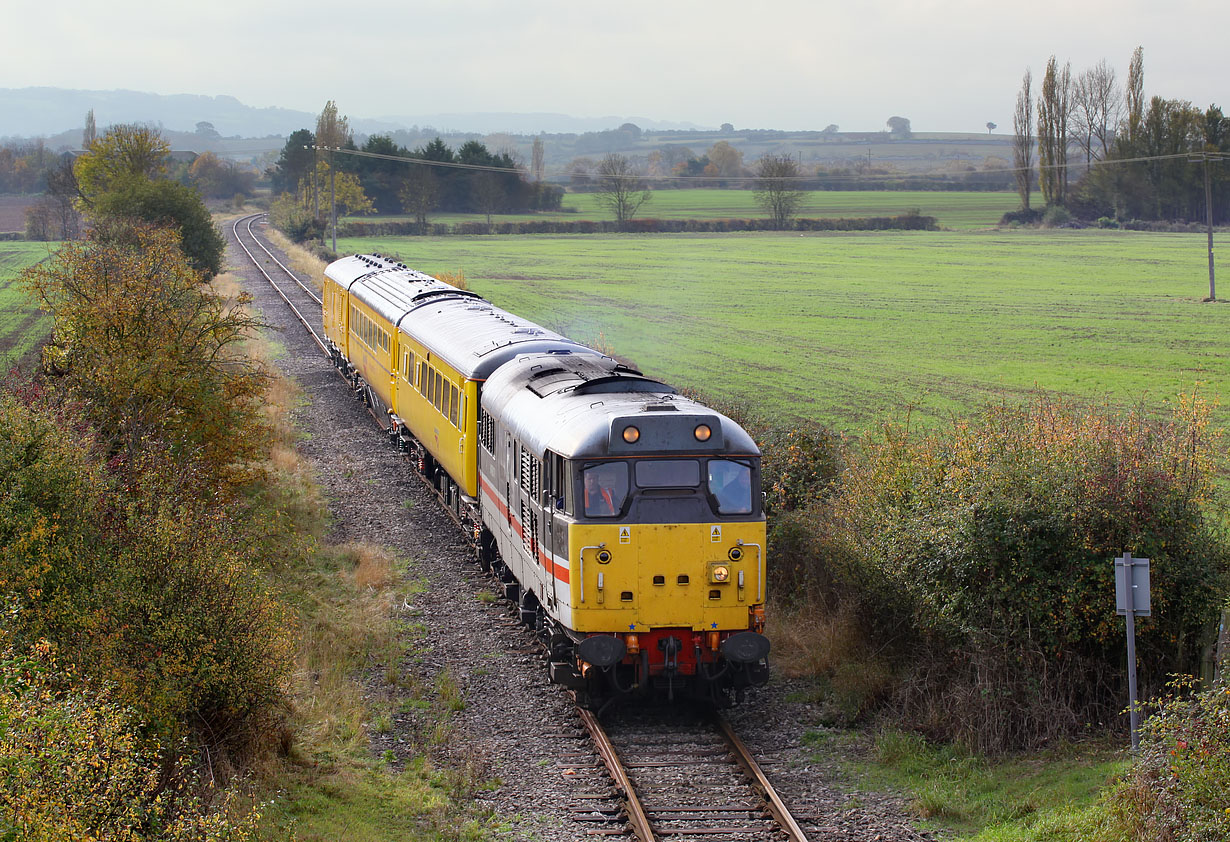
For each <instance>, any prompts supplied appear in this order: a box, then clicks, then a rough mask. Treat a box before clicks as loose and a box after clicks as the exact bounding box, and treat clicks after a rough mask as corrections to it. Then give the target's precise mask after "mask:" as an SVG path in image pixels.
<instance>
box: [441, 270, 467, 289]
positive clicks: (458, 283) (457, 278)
mask: <svg viewBox="0 0 1230 842" xmlns="http://www.w3.org/2000/svg"><path fill="white" fill-rule="evenodd" d="M435 278H436V280H438V281H444V283H446V284H448V285H450V286H455V287H457V289H469V288H470V285H469V283H467V282H466V273H465V270H464V269H458V270H457V271H456V272H437V273H436V275H435Z"/></svg>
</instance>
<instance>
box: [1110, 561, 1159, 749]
mask: <svg viewBox="0 0 1230 842" xmlns="http://www.w3.org/2000/svg"><path fill="white" fill-rule="evenodd" d="M1115 609H1116V610H1117V611H1118V612H1119V613H1120V614H1122V615H1124V616H1125V617H1127V662H1128V696H1130V699H1129V701H1130V704H1131V706H1130V707H1129V708H1128V716H1129V718H1130V719H1131V722H1132V751H1136V750H1137V749H1139V748H1140V711H1139V710H1138V709H1137V706H1136V618H1137V617H1148V616H1149V614H1150V613H1152V612H1151V611H1150V610H1149V559H1147V558H1132V554H1131V553H1129V552H1125V553H1124V554H1123V556H1122V557H1121V558H1117V559H1115Z"/></svg>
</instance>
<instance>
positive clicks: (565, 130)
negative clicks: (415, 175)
mask: <svg viewBox="0 0 1230 842" xmlns="http://www.w3.org/2000/svg"><path fill="white" fill-rule="evenodd" d="M380 121H381V122H384V123H396V124H398V125H400V126H404V127H407V128H409V127H411V126H418V127H419V128H425V127H428V126H430V127H432V128H435V129H438V130H439V131H441V132H450V133H453V132H473V133H475V134H492V133H495V132H503V133H506V134H529V135H534V134H583V133H584V132H601V131H606V130H608V129H614V128H618V127H619V126H622V125H623V124H624V123H632V124H633V125H636V126H639V127H640V128H642V129H650V130H653V131H672V130H683V131H709V130H710V128H709V127H706V126H698V125H696V124H695V123H680V122H670V121H663V120H650V119H649V118H648V117H573V116H571V115H569V114H553V113H547V112H539V113H530V114H518V113H512V112H509V113H503V112H496V113H482V112H478V113H473V114H421V115H418V116H413V115H411V116H397V117H381V118H380Z"/></svg>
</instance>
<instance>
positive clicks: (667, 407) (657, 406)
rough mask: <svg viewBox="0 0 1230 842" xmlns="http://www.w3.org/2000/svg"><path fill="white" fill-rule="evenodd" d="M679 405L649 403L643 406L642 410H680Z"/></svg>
mask: <svg viewBox="0 0 1230 842" xmlns="http://www.w3.org/2000/svg"><path fill="white" fill-rule="evenodd" d="M678 411H679V407H677V406H675V405H674V404H673V403H647V404H645V405H644V406H642V407H641V412H678Z"/></svg>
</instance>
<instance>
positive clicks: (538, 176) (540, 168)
mask: <svg viewBox="0 0 1230 842" xmlns="http://www.w3.org/2000/svg"><path fill="white" fill-rule="evenodd" d="M543 153H544V147H543V144H542V138H541V137H536V138H534V147H533V151H532V152H531V153H530V160H531V161H532V163H531V164H530V169H531V170H532V171H533V173H534V180H535V181H542V176H543V173H544V172H545V170H546V167H545V166H544V165H543V157H544V154H543Z"/></svg>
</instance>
